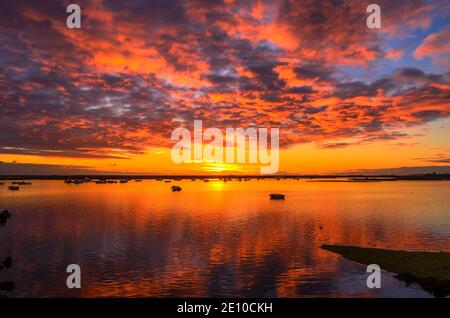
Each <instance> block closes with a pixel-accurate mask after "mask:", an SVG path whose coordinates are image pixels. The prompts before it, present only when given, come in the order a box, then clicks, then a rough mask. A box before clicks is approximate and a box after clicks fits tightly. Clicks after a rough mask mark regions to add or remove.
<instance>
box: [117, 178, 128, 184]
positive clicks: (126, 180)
mask: <svg viewBox="0 0 450 318" xmlns="http://www.w3.org/2000/svg"><path fill="white" fill-rule="evenodd" d="M119 182H120V183H128V179H122V180H119Z"/></svg>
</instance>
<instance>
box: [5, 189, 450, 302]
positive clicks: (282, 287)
mask: <svg viewBox="0 0 450 318" xmlns="http://www.w3.org/2000/svg"><path fill="white" fill-rule="evenodd" d="M32 182H33V184H32V185H31V186H21V189H20V191H8V183H5V185H3V186H0V209H1V210H2V209H9V211H10V212H11V213H12V214H13V215H12V218H11V219H9V220H8V223H7V224H6V226H5V227H0V259H1V260H3V259H4V258H5V257H7V256H11V257H12V259H13V266H12V267H11V268H10V269H7V270H4V271H1V272H0V282H1V281H5V280H11V281H14V282H15V289H14V290H13V291H11V292H3V291H0V294H6V295H7V296H8V297H24V296H27V297H53V296H58V297H106V296H117V297H141V296H148V297H171V296H172V297H173V296H175V297H176V296H193V297H406V296H413V297H431V295H430V294H429V293H427V292H425V291H423V290H422V289H421V288H420V287H419V286H417V285H411V286H406V285H405V284H404V283H403V282H400V281H398V280H397V279H395V278H394V277H393V274H392V273H388V272H383V274H382V287H381V289H378V290H370V289H368V288H367V287H366V278H367V276H368V274H367V273H366V268H365V267H364V266H362V265H360V264H357V263H354V262H351V261H348V260H346V259H343V258H342V257H341V256H339V255H336V254H333V253H331V252H328V251H325V250H322V249H320V246H321V245H322V244H348V245H359V246H367V247H380V248H389V249H405V250H411V251H450V200H449V198H450V182H447V181H441V182H427V181H396V182H366V183H336V182H307V181H305V180H300V181H295V180H279V181H277V180H252V181H248V182H238V181H231V182H226V183H224V182H222V181H219V180H217V181H211V182H208V183H205V182H202V181H191V180H184V181H176V182H174V181H172V183H164V182H160V181H156V180H143V181H142V182H134V181H130V182H129V183H128V184H94V183H87V184H81V185H74V184H65V183H64V182H63V181H53V180H52V181H44V180H35V181H32ZM171 185H180V186H181V187H182V188H183V190H182V191H181V192H171V190H170V186H171ZM273 192H276V193H284V194H285V195H286V200H285V201H271V200H269V198H268V195H269V193H273ZM73 263H75V264H79V265H80V267H81V270H82V275H81V276H82V277H81V278H82V288H81V289H79V290H69V289H68V288H67V287H66V278H67V275H68V274H66V267H67V265H69V264H73Z"/></svg>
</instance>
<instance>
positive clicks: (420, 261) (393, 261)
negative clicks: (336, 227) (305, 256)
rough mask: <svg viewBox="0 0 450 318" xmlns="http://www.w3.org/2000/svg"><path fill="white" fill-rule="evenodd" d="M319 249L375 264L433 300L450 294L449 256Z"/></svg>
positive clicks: (331, 247) (335, 247)
mask: <svg viewBox="0 0 450 318" xmlns="http://www.w3.org/2000/svg"><path fill="white" fill-rule="evenodd" d="M321 248H322V249H324V250H327V251H330V252H333V253H337V254H339V255H341V256H343V257H344V258H346V259H349V260H351V261H355V262H357V263H360V264H364V265H369V264H378V265H379V266H380V267H381V268H382V269H383V270H385V271H388V272H392V273H395V274H396V275H395V276H394V277H395V278H397V279H399V280H401V281H404V282H405V283H406V284H408V285H409V284H411V283H417V284H419V285H420V286H421V287H422V288H423V289H424V290H425V291H427V292H430V293H431V294H433V295H434V296H435V297H446V296H448V295H450V253H446V252H408V251H400V250H386V249H379V248H364V247H358V246H345V245H322V246H321Z"/></svg>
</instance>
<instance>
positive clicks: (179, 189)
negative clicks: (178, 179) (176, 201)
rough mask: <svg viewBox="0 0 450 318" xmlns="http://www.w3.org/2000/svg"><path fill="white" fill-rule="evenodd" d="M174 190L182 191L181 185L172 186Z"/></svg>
mask: <svg viewBox="0 0 450 318" xmlns="http://www.w3.org/2000/svg"><path fill="white" fill-rule="evenodd" d="M172 191H173V192H180V191H181V187H179V186H172Z"/></svg>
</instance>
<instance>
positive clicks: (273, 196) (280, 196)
mask: <svg viewBox="0 0 450 318" xmlns="http://www.w3.org/2000/svg"><path fill="white" fill-rule="evenodd" d="M269 196H270V200H284V194H279V193H271V194H269Z"/></svg>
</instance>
